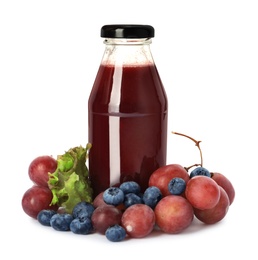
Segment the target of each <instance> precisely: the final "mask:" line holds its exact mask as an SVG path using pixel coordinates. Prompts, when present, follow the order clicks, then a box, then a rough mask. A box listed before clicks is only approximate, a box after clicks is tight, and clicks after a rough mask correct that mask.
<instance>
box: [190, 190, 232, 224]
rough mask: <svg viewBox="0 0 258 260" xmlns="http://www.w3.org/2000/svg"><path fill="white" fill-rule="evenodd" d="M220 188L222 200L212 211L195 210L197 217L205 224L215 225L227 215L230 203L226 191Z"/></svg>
mask: <svg viewBox="0 0 258 260" xmlns="http://www.w3.org/2000/svg"><path fill="white" fill-rule="evenodd" d="M219 188H220V199H219V202H218V203H217V204H216V206H215V207H213V208H211V209H205V210H200V209H194V214H195V216H196V217H197V218H198V219H199V220H200V221H202V222H204V223H205V224H215V223H217V222H219V221H221V220H222V219H223V218H224V217H225V216H226V214H227V212H228V208H229V205H230V201H229V198H228V195H227V193H226V191H225V190H224V189H223V188H222V187H219Z"/></svg>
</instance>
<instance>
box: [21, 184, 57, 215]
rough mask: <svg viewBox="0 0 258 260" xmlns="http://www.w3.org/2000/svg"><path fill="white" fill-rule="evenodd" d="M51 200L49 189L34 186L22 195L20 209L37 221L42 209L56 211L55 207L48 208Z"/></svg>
mask: <svg viewBox="0 0 258 260" xmlns="http://www.w3.org/2000/svg"><path fill="white" fill-rule="evenodd" d="M52 198H53V195H52V192H51V191H50V189H48V188H46V187H43V186H38V185H34V186H32V187H31V188H29V189H28V190H27V191H26V192H25V193H24V194H23V197H22V202H21V203H22V208H23V210H24V212H25V213H26V214H27V215H29V216H30V217H32V218H35V219H37V216H38V214H39V212H40V211H41V210H43V209H53V210H57V206H50V203H51V201H52Z"/></svg>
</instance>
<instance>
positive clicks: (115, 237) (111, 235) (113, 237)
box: [105, 225, 126, 242]
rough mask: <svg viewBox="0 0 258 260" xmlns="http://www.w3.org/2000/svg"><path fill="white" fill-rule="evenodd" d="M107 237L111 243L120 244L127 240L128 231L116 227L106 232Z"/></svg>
mask: <svg viewBox="0 0 258 260" xmlns="http://www.w3.org/2000/svg"><path fill="white" fill-rule="evenodd" d="M105 235H106V238H107V239H108V240H109V241H111V242H120V241H122V240H124V239H125V237H126V231H125V229H124V228H123V227H122V226H120V225H114V226H111V227H109V228H108V229H107V230H106V232H105Z"/></svg>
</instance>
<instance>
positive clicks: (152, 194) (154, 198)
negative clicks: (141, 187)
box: [142, 186, 162, 209]
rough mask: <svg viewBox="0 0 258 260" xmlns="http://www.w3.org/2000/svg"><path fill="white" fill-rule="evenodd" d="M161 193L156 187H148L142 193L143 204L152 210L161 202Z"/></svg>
mask: <svg viewBox="0 0 258 260" xmlns="http://www.w3.org/2000/svg"><path fill="white" fill-rule="evenodd" d="M161 198H162V193H161V191H160V189H159V188H158V187H155V186H151V187H148V188H147V189H146V190H145V191H144V193H143V197H142V199H143V202H144V204H146V205H148V206H149V207H151V208H152V209H154V208H155V207H156V205H157V203H158V202H159V201H160V200H161Z"/></svg>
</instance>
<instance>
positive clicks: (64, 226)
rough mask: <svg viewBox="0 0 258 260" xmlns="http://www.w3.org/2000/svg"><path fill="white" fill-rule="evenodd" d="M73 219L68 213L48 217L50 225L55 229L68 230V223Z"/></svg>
mask: <svg viewBox="0 0 258 260" xmlns="http://www.w3.org/2000/svg"><path fill="white" fill-rule="evenodd" d="M72 220H73V216H72V215H71V214H68V213H64V214H59V213H58V214H55V215H54V216H53V217H52V218H51V219H50V225H51V227H52V228H54V229H55V230H57V231H69V230H70V224H71V222H72Z"/></svg>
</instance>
